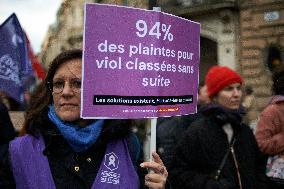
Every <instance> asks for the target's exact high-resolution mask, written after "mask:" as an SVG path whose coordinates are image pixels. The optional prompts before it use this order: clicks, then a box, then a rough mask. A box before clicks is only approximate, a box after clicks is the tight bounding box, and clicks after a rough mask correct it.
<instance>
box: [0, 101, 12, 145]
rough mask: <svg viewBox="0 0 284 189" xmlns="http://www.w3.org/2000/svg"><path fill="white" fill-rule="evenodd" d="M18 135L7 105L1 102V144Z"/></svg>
mask: <svg viewBox="0 0 284 189" xmlns="http://www.w3.org/2000/svg"><path fill="white" fill-rule="evenodd" d="M15 136H16V132H15V129H14V127H13V124H12V121H11V118H10V116H9V113H8V110H7V108H6V106H5V105H4V104H3V103H1V102H0V145H1V144H5V143H7V142H9V141H10V140H13V139H14V138H15Z"/></svg>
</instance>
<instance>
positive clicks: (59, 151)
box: [0, 50, 168, 189]
mask: <svg viewBox="0 0 284 189" xmlns="http://www.w3.org/2000/svg"><path fill="white" fill-rule="evenodd" d="M81 79H82V52H81V51H80V50H71V51H66V52H63V53H61V54H59V55H58V56H57V57H56V58H55V59H54V60H53V62H52V63H51V65H50V68H49V71H48V74H47V76H46V79H45V83H44V84H43V85H41V86H40V89H38V90H37V91H36V93H35V94H34V95H35V97H36V99H32V104H31V105H30V108H29V110H28V111H27V115H26V122H25V125H24V129H23V136H22V137H18V138H16V139H15V140H13V141H12V142H10V145H9V157H8V159H7V158H6V161H5V162H6V163H5V162H4V165H5V167H4V169H5V170H6V171H5V173H6V174H4V176H2V178H1V179H0V183H1V182H2V185H1V184H0V188H15V187H16V188H20V189H23V188H25V189H36V188H37V189H38V188H41V189H45V188H46V189H53V188H60V189H64V188H66V189H73V188H74V189H81V188H82V189H83V188H84V189H85V188H88V189H89V188H92V189H94V188H96V189H97V188H98V189H102V188H104V189H108V188H111V189H112V188H113V189H115V188H127V189H132V188H133V189H134V188H135V189H136V188H144V185H146V186H148V187H149V188H153V189H155V188H157V189H158V188H165V184H166V180H167V175H168V173H167V170H166V168H165V167H164V165H163V162H162V161H161V159H160V157H159V156H158V155H157V154H156V153H153V160H154V161H153V162H143V163H142V162H141V164H139V163H140V160H141V155H142V154H141V151H140V143H139V141H138V139H137V137H136V136H135V135H134V134H132V133H131V132H130V126H131V125H132V123H131V121H130V120H84V119H81V118H80V100H81ZM142 168H147V169H150V170H152V172H150V173H148V174H146V175H144V174H143V170H144V169H142ZM3 183H6V185H4V184H3Z"/></svg>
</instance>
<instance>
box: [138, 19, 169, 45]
mask: <svg viewBox="0 0 284 189" xmlns="http://www.w3.org/2000/svg"><path fill="white" fill-rule="evenodd" d="M170 28H171V25H166V24H161V23H160V22H156V23H155V24H154V26H152V27H151V28H150V30H149V33H148V25H147V23H146V22H145V21H144V20H137V22H136V29H137V30H138V31H137V32H136V35H137V36H138V37H145V36H146V35H147V34H148V35H152V36H155V37H156V38H157V39H160V37H161V36H162V34H163V36H162V38H163V40H164V41H165V40H168V41H173V39H174V35H173V34H172V33H170Z"/></svg>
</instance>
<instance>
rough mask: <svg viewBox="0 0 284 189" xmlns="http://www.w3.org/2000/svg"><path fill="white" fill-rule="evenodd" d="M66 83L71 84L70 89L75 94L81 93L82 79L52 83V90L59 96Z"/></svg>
mask: <svg viewBox="0 0 284 189" xmlns="http://www.w3.org/2000/svg"><path fill="white" fill-rule="evenodd" d="M65 83H69V87H70V88H71V89H72V91H73V92H75V93H80V92H81V80H80V79H72V80H70V81H64V80H57V81H53V82H52V86H50V90H51V91H52V92H53V93H55V94H59V93H62V91H63V89H64V87H65Z"/></svg>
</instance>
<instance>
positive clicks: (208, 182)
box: [169, 107, 266, 189]
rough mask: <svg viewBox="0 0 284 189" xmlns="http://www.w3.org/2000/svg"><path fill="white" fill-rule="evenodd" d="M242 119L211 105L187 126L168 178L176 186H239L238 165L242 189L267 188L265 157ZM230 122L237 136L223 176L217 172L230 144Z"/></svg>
mask: <svg viewBox="0 0 284 189" xmlns="http://www.w3.org/2000/svg"><path fill="white" fill-rule="evenodd" d="M240 121H241V120H240V119H235V117H234V116H231V114H229V113H227V112H226V111H224V110H223V109H221V108H219V107H214V108H209V109H206V110H205V111H204V112H202V116H201V117H200V118H199V119H198V120H197V121H195V122H193V123H192V124H191V126H190V127H189V128H188V129H187V131H186V134H185V136H184V138H183V139H182V140H181V141H180V143H179V144H178V145H177V148H176V150H175V158H174V160H173V161H172V163H171V165H170V167H169V180H170V181H171V184H172V186H173V188H176V189H183V188H186V189H224V188H229V189H237V188H240V187H239V182H238V175H237V172H238V171H237V168H236V164H237V166H238V170H239V173H240V178H241V183H242V188H243V189H262V188H265V187H266V186H265V176H264V171H265V160H264V159H263V158H262V157H263V156H262V155H261V154H260V151H259V149H258V146H257V144H256V141H255V138H254V135H253V133H252V131H251V130H250V128H249V127H248V126H246V125H243V124H242V123H241V122H240ZM226 123H230V124H231V126H232V128H233V131H234V137H233V138H235V144H234V146H233V149H234V155H235V157H236V161H237V162H236V164H235V163H234V159H233V153H232V152H230V153H229V155H228V158H227V160H226V161H225V164H224V167H223V169H222V171H221V175H220V178H219V179H218V180H217V181H216V180H214V179H213V178H214V175H216V171H217V169H218V167H219V166H220V164H221V162H222V159H223V157H224V155H225V154H226V152H227V151H228V148H229V142H228V139H227V135H226V133H225V132H224V130H223V128H222V126H223V125H225V124H226Z"/></svg>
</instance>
